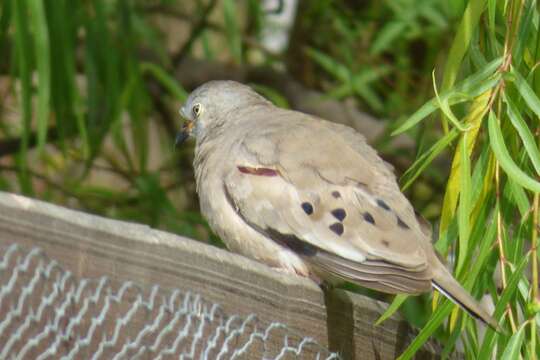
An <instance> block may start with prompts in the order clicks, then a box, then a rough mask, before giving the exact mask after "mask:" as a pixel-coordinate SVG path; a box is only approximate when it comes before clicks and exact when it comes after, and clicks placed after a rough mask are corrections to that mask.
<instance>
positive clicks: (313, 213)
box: [176, 80, 499, 329]
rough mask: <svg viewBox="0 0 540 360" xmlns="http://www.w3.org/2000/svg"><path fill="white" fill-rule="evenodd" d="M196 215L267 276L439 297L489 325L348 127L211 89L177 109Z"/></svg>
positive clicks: (231, 84)
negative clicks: (274, 273)
mask: <svg viewBox="0 0 540 360" xmlns="http://www.w3.org/2000/svg"><path fill="white" fill-rule="evenodd" d="M180 115H181V116H182V117H183V118H184V123H183V125H182V128H181V130H180V131H179V133H178V135H177V137H176V144H177V145H178V144H181V143H183V142H184V141H185V140H186V139H188V138H189V137H194V138H195V150H194V160H193V166H194V174H195V183H196V191H197V193H198V196H199V203H200V210H201V213H202V215H203V216H204V217H205V218H206V219H207V221H208V223H209V225H210V227H211V229H212V230H213V231H214V232H215V233H216V234H217V235H218V236H219V237H220V238H221V239H222V240H223V242H224V243H225V245H226V246H227V247H228V248H229V250H231V251H233V252H236V253H239V254H242V255H244V256H246V257H249V258H251V259H253V260H256V261H258V262H262V263H265V264H267V265H268V266H270V267H272V268H275V269H276V270H279V271H282V272H286V273H291V274H296V275H299V276H303V277H308V278H311V279H314V280H315V281H317V282H319V283H320V282H324V283H328V284H340V283H344V282H350V283H354V284H357V285H360V286H362V287H366V288H369V289H373V290H377V291H381V292H384V293H390V294H410V295H418V294H421V293H424V292H428V291H431V290H432V289H436V290H438V291H439V292H440V293H442V294H443V295H444V296H446V297H447V298H449V299H450V300H451V301H453V302H454V303H455V304H457V305H459V306H460V307H461V308H463V309H464V310H465V311H466V312H467V313H469V314H470V315H472V316H473V317H474V318H477V319H479V320H481V321H482V322H483V323H485V324H486V325H488V326H490V327H492V328H494V329H499V326H498V323H497V321H496V320H495V319H494V318H493V317H492V316H491V315H490V314H489V312H488V311H487V310H486V309H484V308H483V307H482V306H481V305H480V304H479V303H478V302H477V301H476V300H475V299H474V298H473V297H472V296H471V295H470V294H469V293H468V292H467V291H466V290H465V289H464V288H463V287H462V286H461V285H460V284H459V282H458V281H457V280H456V279H455V278H454V277H453V276H452V274H451V273H450V271H449V270H448V269H447V268H446V267H445V265H444V264H443V263H442V262H441V260H440V259H439V257H438V256H437V254H436V252H435V250H434V248H433V246H432V243H431V238H430V236H429V234H428V232H426V231H425V228H423V226H422V221H421V220H419V218H418V217H417V215H416V213H415V211H414V209H413V207H412V205H411V204H410V202H409V201H408V200H407V198H406V197H405V195H404V194H403V193H402V192H401V191H400V189H399V186H398V184H397V181H396V177H395V175H394V172H393V168H392V166H391V165H390V164H388V163H386V162H385V161H384V160H383V159H381V158H380V157H379V155H378V154H377V152H376V150H375V149H373V148H372V147H371V146H370V145H368V144H367V142H366V139H365V137H364V136H363V135H361V134H360V133H358V132H356V131H355V130H354V129H352V128H350V127H348V126H345V125H341V124H338V123H335V122H331V121H327V120H324V119H321V118H318V117H316V116H313V115H309V114H305V113H302V112H297V111H294V110H289V109H283V108H280V107H277V106H274V105H273V104H272V103H271V102H270V101H268V100H267V99H266V98H264V97H263V96H261V95H259V94H258V93H257V92H256V91H254V90H253V89H252V88H251V87H249V86H247V85H244V84H242V83H239V82H235V81H230V80H219V81H218V80H214V81H209V82H207V83H204V84H202V85H200V86H199V87H198V88H196V89H195V90H193V92H191V94H190V95H189V96H188V98H187V100H186V101H185V103H184V104H183V106H182V107H181V108H180Z"/></svg>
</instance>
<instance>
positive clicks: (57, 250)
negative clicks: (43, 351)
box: [0, 192, 437, 359]
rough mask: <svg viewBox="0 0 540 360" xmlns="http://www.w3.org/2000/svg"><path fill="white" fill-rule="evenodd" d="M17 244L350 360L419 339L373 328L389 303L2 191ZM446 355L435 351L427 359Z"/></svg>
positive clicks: (3, 210) (2, 217) (0, 226)
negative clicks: (269, 326)
mask: <svg viewBox="0 0 540 360" xmlns="http://www.w3.org/2000/svg"><path fill="white" fill-rule="evenodd" d="M12 243H17V244H19V245H20V246H22V247H24V248H33V247H36V246H38V247H39V248H41V249H43V250H44V252H45V253H46V254H47V256H48V257H49V258H51V259H55V260H57V261H58V262H59V263H60V264H61V266H62V267H63V268H65V269H68V270H70V271H72V272H73V273H74V274H75V275H76V276H78V277H82V278H97V277H100V276H103V275H106V276H108V277H109V278H111V279H114V280H118V281H134V282H135V283H137V284H139V285H140V286H141V287H145V286H152V285H155V284H158V285H159V286H160V287H161V288H164V289H174V288H179V289H182V290H185V291H191V292H194V293H197V294H200V295H201V296H202V297H203V298H204V299H206V300H207V301H210V302H214V303H219V304H221V306H222V308H223V309H224V310H225V311H226V312H230V313H233V314H238V315H242V316H248V315H250V314H253V313H255V314H257V315H258V318H259V319H260V320H261V321H263V322H266V323H270V322H276V321H277V322H281V323H283V324H286V325H287V326H288V327H290V328H292V329H294V330H295V331H297V332H298V333H300V334H302V335H304V336H309V337H312V338H313V339H315V340H316V341H317V342H318V343H320V344H322V345H324V346H329V347H330V349H331V350H333V351H338V352H340V353H341V354H343V357H344V358H346V359H393V358H395V357H396V356H397V355H399V353H400V352H401V351H403V350H404V349H405V347H406V346H407V344H408V343H409V342H410V340H411V339H412V338H413V335H411V334H412V332H411V330H410V328H409V327H408V325H407V324H406V323H405V322H404V321H402V320H401V319H400V318H399V317H397V316H396V317H393V318H392V319H389V320H388V321H386V322H385V323H384V324H382V325H381V326H378V327H375V326H373V323H374V321H375V320H376V319H377V318H378V316H379V315H380V314H381V313H382V312H383V311H384V309H385V307H386V304H384V303H381V302H378V301H375V300H373V299H370V298H368V297H365V296H361V295H356V294H352V293H348V292H345V291H338V290H334V291H331V292H330V293H329V294H327V296H326V300H325V296H324V295H323V292H322V291H321V290H320V289H319V287H318V286H316V285H315V284H314V283H313V282H312V281H310V280H308V279H304V278H299V277H295V276H289V275H284V274H281V273H279V272H276V271H274V270H272V269H270V268H268V267H266V266H264V265H262V264H259V263H256V262H253V261H251V260H249V259H246V258H244V257H241V256H238V255H235V254H232V253H229V252H227V251H224V250H221V249H217V248H214V247H211V246H208V245H205V244H202V243H200V242H196V241H194V240H190V239H186V238H183V237H180V236H176V235H173V234H170V233H166V232H162V231H158V230H153V229H151V228H149V227H147V226H143V225H138V224H132V223H127V222H121V221H115V220H110V219H106V218H102V217H98V216H93V215H89V214H85V213H82V212H78V211H73V210H69V209H65V208H62V207H58V206H55V205H51V204H47V203H44V202H41V201H36V200H32V199H28V198H25V197H22V196H18V195H13V194H8V193H1V192H0V245H9V244H12ZM327 308H328V309H327ZM436 353H437V348H436V347H435V346H434V345H433V344H431V345H429V347H426V350H425V351H423V352H422V354H421V358H431V357H435V356H436Z"/></svg>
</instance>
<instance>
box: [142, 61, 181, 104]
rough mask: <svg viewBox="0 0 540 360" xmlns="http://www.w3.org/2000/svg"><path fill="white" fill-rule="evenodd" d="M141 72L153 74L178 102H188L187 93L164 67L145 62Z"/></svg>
mask: <svg viewBox="0 0 540 360" xmlns="http://www.w3.org/2000/svg"><path fill="white" fill-rule="evenodd" d="M141 71H142V72H143V73H145V72H147V73H149V74H151V75H152V76H153V77H154V78H155V79H156V80H157V81H158V82H159V83H160V84H161V85H163V87H164V88H165V89H167V91H169V93H171V95H172V96H174V98H175V99H176V100H179V101H182V102H183V101H186V99H187V97H188V93H187V91H186V90H185V89H184V88H183V87H182V85H180V83H179V82H178V81H177V80H176V79H175V78H174V77H172V76H171V75H169V73H167V72H166V71H165V70H164V69H163V68H162V67H160V66H158V65H156V64H153V63H149V62H145V63H142V64H141Z"/></svg>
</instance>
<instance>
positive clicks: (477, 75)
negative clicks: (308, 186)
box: [0, 0, 540, 359]
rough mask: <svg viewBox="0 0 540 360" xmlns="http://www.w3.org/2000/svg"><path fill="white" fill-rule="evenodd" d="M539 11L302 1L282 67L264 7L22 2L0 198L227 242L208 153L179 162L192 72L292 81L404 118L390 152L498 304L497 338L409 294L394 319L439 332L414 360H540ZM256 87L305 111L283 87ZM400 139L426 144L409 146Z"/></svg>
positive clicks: (465, 276)
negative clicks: (216, 225)
mask: <svg viewBox="0 0 540 360" xmlns="http://www.w3.org/2000/svg"><path fill="white" fill-rule="evenodd" d="M539 7H540V5H539V4H538V2H537V1H533V0H523V1H492V0H470V1H465V0H458V1H451V2H446V1H442V0H421V1H414V0H394V1H362V2H359V1H347V0H340V1H330V0H320V1H309V2H308V1H302V2H300V3H299V6H298V9H297V16H296V18H295V21H294V24H293V25H292V28H291V29H290V42H289V47H288V48H287V49H286V50H284V51H282V52H277V53H276V52H275V51H272V50H269V49H268V48H265V47H264V45H263V43H262V39H263V33H264V31H265V29H268V28H269V27H270V28H271V26H272V24H269V22H268V14H269V13H271V12H272V11H269V10H265V9H264V8H263V6H262V5H261V2H259V1H256V0H242V1H230V0H206V1H202V0H193V1H173V0H152V1H142V0H141V1H135V0H92V1H87V0H5V1H3V2H1V3H0V53H1V54H2V57H1V58H0V94H1V96H0V99H1V101H0V189H2V190H7V191H12V192H17V193H23V194H27V195H30V196H34V197H38V198H42V199H45V200H48V201H52V202H55V203H60V204H65V205H68V206H71V207H76V208H81V209H84V210H86V211H90V212H94V213H98V214H103V215H105V216H110V217H115V218H120V219H129V220H133V221H138V222H142V223H146V224H149V225H151V226H154V227H159V228H163V229H167V230H170V231H174V232H177V233H179V234H183V235H186V236H190V237H194V238H197V239H201V240H203V241H208V242H211V243H214V244H219V243H220V242H219V239H217V238H216V237H215V236H214V235H212V234H211V232H210V231H209V229H208V227H207V225H206V223H205V221H204V220H203V219H202V218H201V216H200V215H199V213H198V209H197V202H196V195H195V193H194V183H193V176H192V170H191V165H190V162H191V149H190V148H189V147H183V148H182V149H177V150H174V149H173V139H174V135H175V131H176V129H177V128H178V127H179V122H180V119H179V118H178V116H177V115H176V109H177V108H178V107H179V105H180V103H181V102H182V101H183V100H184V99H185V97H186V95H187V92H188V91H189V90H191V88H192V87H193V86H195V85H197V84H196V82H197V81H195V82H194V81H192V80H188V78H189V76H188V75H193V76H195V75H197V76H198V77H197V79H202V80H201V81H203V80H210V79H211V75H210V74H205V73H202V74H197V72H198V71H199V72H200V70H198V68H193V69H190V71H189V73H190V74H188V73H187V72H184V73H179V72H178V69H179V67H180V65H181V64H182V63H183V62H184V61H186V60H188V59H191V60H193V59H194V60H199V61H206V62H210V64H215V66H216V67H218V64H220V65H221V66H223V64H226V65H227V66H230V67H231V69H234V70H231V72H234V71H236V72H238V71H241V70H242V69H244V68H249V67H259V68H263V69H269V70H268V71H276V69H279V71H282V72H284V73H286V74H287V76H288V77H290V78H294V79H295V80H296V81H298V82H299V83H301V84H303V85H305V86H306V87H310V88H315V89H318V90H319V91H321V92H323V93H324V96H325V97H327V98H334V99H338V100H341V99H350V98H352V99H354V100H355V101H356V102H357V104H358V106H359V107H360V108H362V109H363V110H364V111H366V112H368V113H371V114H374V115H375V116H377V117H379V118H381V119H388V120H387V121H386V123H385V124H386V126H387V132H386V136H383V137H382V138H381V139H378V142H377V144H378V146H379V149H380V150H382V151H383V153H384V155H386V156H388V157H390V158H391V157H392V156H393V155H396V154H399V155H402V156H403V155H405V157H407V158H408V165H409V166H408V168H407V169H402V170H403V172H404V174H403V176H402V177H401V184H402V186H403V188H404V189H405V190H407V192H408V195H409V196H410V198H411V200H412V201H413V204H414V205H415V207H416V208H417V209H418V210H420V211H421V212H422V213H423V214H424V215H425V216H427V217H428V218H429V219H431V220H434V221H436V223H437V225H438V226H437V230H438V232H437V234H436V235H437V236H436V238H437V239H438V241H437V243H436V246H437V248H438V250H439V251H440V252H441V253H442V254H443V255H445V256H448V257H449V258H450V259H451V260H452V261H451V264H452V265H453V266H454V270H455V274H456V276H457V277H458V279H459V280H460V282H462V283H463V284H465V286H466V287H467V288H468V289H469V290H471V291H472V292H473V293H474V294H476V295H480V294H485V293H487V294H489V295H488V296H487V297H488V301H489V300H491V301H493V303H494V304H495V314H496V316H497V317H498V319H500V322H501V325H502V326H503V328H504V329H505V331H506V333H504V334H496V333H494V332H493V331H492V330H487V332H486V334H483V332H482V331H481V329H480V328H479V327H478V326H477V324H476V323H475V322H474V321H473V320H472V319H471V318H470V317H467V316H463V315H462V314H461V313H460V312H458V311H457V310H456V309H457V308H456V307H455V306H453V305H452V304H451V303H450V302H449V301H447V300H442V299H441V298H440V297H439V296H437V295H435V296H434V297H433V300H432V302H431V300H430V298H428V296H424V297H421V298H415V299H410V298H407V297H406V296H397V297H396V298H395V300H394V302H393V303H392V305H391V306H390V308H389V310H388V312H387V314H385V317H386V316H388V315H390V314H391V313H392V312H393V311H395V310H396V309H398V308H399V307H400V305H402V304H404V306H403V310H404V313H405V315H406V317H407V318H408V319H409V320H410V321H411V322H412V323H413V324H415V325H417V326H419V327H421V328H422V330H421V331H420V333H419V335H418V337H417V338H416V339H415V340H414V341H413V342H412V344H411V345H410V347H409V348H408V349H407V350H406V351H405V353H404V354H403V355H402V359H408V358H411V357H412V356H413V355H414V353H415V351H416V350H417V349H418V348H419V347H420V346H421V345H422V344H423V343H424V342H425V341H426V339H427V338H428V337H430V336H436V337H437V338H438V339H439V340H441V341H443V343H444V344H445V349H444V355H448V354H450V353H451V352H452V351H453V350H454V348H455V345H456V343H457V341H458V340H460V341H461V342H462V343H463V351H464V353H465V355H466V357H467V358H470V359H477V358H486V359H487V358H492V357H495V358H507V359H514V358H520V357H521V358H526V359H532V358H534V357H535V356H536V355H537V354H538V353H539V352H540V345H539V344H540V341H539V340H540V339H539V334H538V326H539V325H540V315H539V310H540V305H539V304H540V301H539V297H538V231H539V230H540V229H539V221H538V220H539V212H538V207H539V192H540V182H539V179H540V152H539V150H538V144H539V134H540V124H539V118H540V100H539V96H538V94H539V93H540V75H538V71H537V70H538V69H537V68H538V64H539V59H540V35H539V33H540V29H539V27H540V9H539ZM276 11H277V12H279V11H282V9H277V10H276ZM201 69H205V68H204V67H202V66H201ZM206 69H207V68H206ZM191 70H192V71H191ZM191 72H193V73H194V74H191ZM205 76H206V77H205ZM209 76H210V77H209ZM256 88H257V90H259V91H260V92H261V93H263V94H265V95H266V96H268V97H269V98H271V99H272V100H273V101H275V102H276V103H278V104H280V105H281V106H288V101H287V99H286V98H285V97H284V96H282V95H281V94H280V93H279V91H277V90H275V89H272V88H271V86H269V85H268V84H264V83H261V84H256ZM391 133H393V134H398V133H406V134H407V135H408V136H410V137H411V138H412V139H413V140H414V144H415V146H414V147H413V148H410V149H408V151H405V152H403V150H398V149H395V148H393V147H392V145H391V144H392V143H391V142H390V141H389V139H390V138H391V137H390V134H391ZM494 274H495V277H494ZM431 307H432V308H433V312H430V308H431ZM446 320H448V321H446ZM445 321H446V322H445Z"/></svg>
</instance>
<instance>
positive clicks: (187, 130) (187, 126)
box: [174, 120, 193, 147]
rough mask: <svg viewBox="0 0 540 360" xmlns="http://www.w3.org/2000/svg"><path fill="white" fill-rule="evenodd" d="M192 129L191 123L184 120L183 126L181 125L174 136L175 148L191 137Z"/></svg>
mask: <svg viewBox="0 0 540 360" xmlns="http://www.w3.org/2000/svg"><path fill="white" fill-rule="evenodd" d="M192 129H193V121H191V120H186V121H185V122H184V124H183V125H182V129H181V130H180V131H179V132H178V134H177V135H176V140H175V141H174V146H175V147H177V146H179V145H182V144H183V143H184V142H185V141H186V140H187V138H189V136H190V135H191V131H192Z"/></svg>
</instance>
